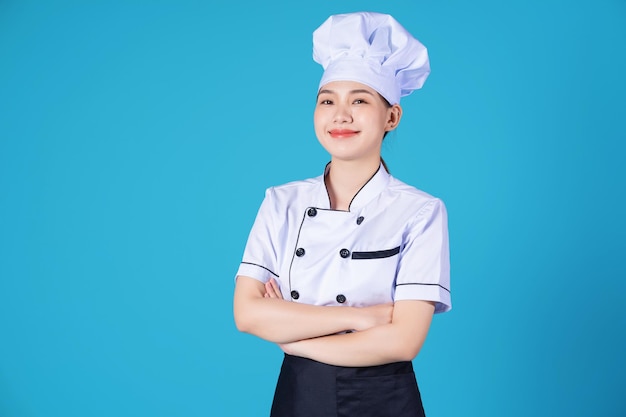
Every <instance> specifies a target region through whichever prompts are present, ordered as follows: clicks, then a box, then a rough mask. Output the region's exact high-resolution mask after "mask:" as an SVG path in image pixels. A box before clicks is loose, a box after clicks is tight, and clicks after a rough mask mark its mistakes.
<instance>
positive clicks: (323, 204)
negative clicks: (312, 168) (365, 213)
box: [317, 162, 391, 212]
mask: <svg viewBox="0 0 626 417" xmlns="http://www.w3.org/2000/svg"><path fill="white" fill-rule="evenodd" d="M329 170H330V162H329V163H327V164H326V167H325V168H324V175H322V176H320V177H318V180H319V191H318V197H317V207H319V208H322V209H327V210H330V196H329V194H328V190H327V189H326V183H325V182H324V178H325V177H326V175H327V174H328V171H329ZM390 178H391V175H389V173H388V172H387V170H386V169H385V167H384V166H383V164H382V163H381V164H380V165H379V166H378V170H377V171H376V172H375V173H374V175H372V177H371V178H370V179H369V180H368V181H367V182H366V183H365V185H363V187H361V189H360V190H359V191H357V193H356V195H355V196H354V197H353V198H352V201H351V202H350V206H349V211H351V212H353V211H359V210H360V209H361V208H363V207H364V206H365V205H366V204H367V203H369V202H370V201H372V200H373V199H374V198H375V197H376V196H378V195H379V194H380V193H381V192H383V190H384V189H385V188H387V184H389V179H390Z"/></svg>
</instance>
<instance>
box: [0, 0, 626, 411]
mask: <svg viewBox="0 0 626 417" xmlns="http://www.w3.org/2000/svg"><path fill="white" fill-rule="evenodd" d="M357 10H372V11H379V12H386V13H391V14H393V15H394V16H395V17H396V18H397V19H398V20H399V21H400V22H401V23H402V24H403V25H404V26H405V27H406V28H407V29H408V30H409V31H411V32H412V33H413V34H414V35H415V36H416V37H418V38H419V39H420V40H421V41H422V42H423V43H425V44H426V45H427V47H428V48H429V51H430V56H431V64H432V75H431V77H430V78H429V80H428V81H427V83H426V85H425V87H424V89H423V90H422V91H419V92H418V93H416V94H413V95H412V96H410V97H408V98H406V99H404V100H403V106H404V110H405V117H404V119H403V121H402V124H401V126H400V128H399V130H398V131H397V132H396V133H394V134H392V135H390V136H389V137H388V138H387V140H386V144H385V147H384V156H385V159H386V160H387V162H388V164H389V166H390V169H391V172H392V174H394V176H396V177H398V178H400V179H402V180H404V181H405V182H408V183H410V184H413V185H415V186H417V187H418V188H421V189H423V190H425V191H427V192H429V193H431V194H434V195H436V196H438V197H441V198H442V199H444V201H445V202H446V204H447V207H448V210H449V215H450V237H451V250H452V273H453V275H452V289H453V302H454V308H453V310H452V312H450V313H446V314H444V315H440V316H437V317H436V319H435V320H434V323H433V327H432V330H431V333H430V335H429V338H428V340H427V342H426V345H425V347H424V348H423V350H422V352H421V353H420V355H419V357H418V358H417V359H416V360H415V361H414V362H415V366H416V370H417V375H418V380H419V383H420V386H421V389H422V394H423V397H424V404H425V407H426V410H427V413H428V415H429V417H437V416H441V417H449V416H509V417H516V416H526V415H535V416H591V415H595V416H603V417H622V416H624V415H626V400H624V386H626V359H625V355H624V353H625V352H626V314H625V313H624V310H623V305H624V303H625V302H626V297H625V294H626V284H625V282H626V279H625V278H626V268H625V266H624V265H625V263H624V252H625V249H626V246H625V244H624V241H625V237H626V227H625V220H624V217H625V216H624V215H625V213H626V207H625V203H624V192H625V189H626V187H625V183H626V171H625V168H624V154H625V153H624V142H625V140H626V117H625V115H626V99H625V97H626V82H625V81H624V74H626V59H625V56H626V54H625V53H624V51H625V45H626V3H625V2H624V1H623V0H612V1H609V0H597V1H576V0H574V1H571V0H569V1H566V0H543V1H540V0H527V1H512V2H502V1H495V0H494V1H489V0H477V1H473V2H464V1H450V0H448V1H436V2H435V1H410V2H409V1H406V2H401V1H397V2H388V1H384V2H383V1H363V0H360V1H356V0H354V1H352V0H350V1H341V2H337V1H324V0H320V1H316V2H306V3H302V2H294V1H290V2H287V1H274V2H257V1H240V2H236V1H226V0H221V1H212V2H202V1H166V0H162V1H152V2H149V1H124V2H120V1H91V2H81V1H60V0H59V1H45V2H44V1H41V2H36V1H17V0H15V1H11V0H4V1H0V416H2V417H30V416H33V417H34V416H37V417H39V416H42V417H43V416H45V417H47V416H55V417H56V416H63V417H73V416H77V417H78V416H81V417H82V416H93V417H98V416H120V417H122V416H154V417H158V416H185V417H187V416H189V417H192V416H253V417H254V416H263V415H266V414H267V411H268V409H269V404H270V402H271V396H272V393H273V389H274V383H275V380H276V376H277V374H278V367H279V363H280V358H281V352H280V350H279V349H278V348H277V347H275V346H273V345H271V344H269V343H267V342H264V341H262V340H259V339H256V338H254V337H252V336H249V335H245V334H240V333H238V332H237V331H236V329H235V326H234V324H233V319H232V311H231V310H232V291H233V287H234V285H233V275H234V273H235V271H236V269H237V266H238V263H239V261H240V257H241V254H242V251H243V247H244V244H245V240H246V237H247V234H248V231H249V228H250V226H251V225H252V222H253V220H254V216H255V214H256V210H257V208H258V205H259V204H260V202H261V200H262V198H263V193H264V190H265V188H266V187H269V186H271V185H275V184H280V183H283V182H286V181H291V180H295V179H302V178H307V177H312V176H316V175H319V174H320V173H321V171H322V169H323V166H324V164H325V163H326V161H327V159H328V157H327V155H326V154H325V152H324V151H323V149H322V148H321V147H320V146H319V144H318V143H317V141H316V139H315V136H314V132H313V128H312V111H313V106H314V101H315V93H316V88H317V82H318V80H319V77H320V75H321V68H320V67H319V66H318V65H317V64H315V63H314V62H313V61H312V59H311V33H312V31H313V30H314V29H315V28H316V27H317V26H318V25H319V24H321V23H322V21H323V20H324V19H326V17H327V16H328V15H330V14H334V13H341V12H349V11H357Z"/></svg>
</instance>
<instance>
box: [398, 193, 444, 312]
mask: <svg viewBox="0 0 626 417" xmlns="http://www.w3.org/2000/svg"><path fill="white" fill-rule="evenodd" d="M394 300H395V301H399V300H427V301H434V302H435V303H436V304H435V313H443V312H445V311H448V310H450V309H451V308H452V303H451V297H450V249H449V242H448V216H447V212H446V208H445V206H444V204H443V202H442V201H441V200H439V199H432V200H429V201H428V202H427V203H426V204H425V205H424V207H423V208H422V209H421V210H420V212H419V213H418V215H417V216H416V217H415V220H414V222H413V224H411V225H410V227H409V228H408V231H407V235H406V237H405V241H404V244H403V247H402V248H401V250H400V260H399V265H398V273H397V276H396V289H395V296H394Z"/></svg>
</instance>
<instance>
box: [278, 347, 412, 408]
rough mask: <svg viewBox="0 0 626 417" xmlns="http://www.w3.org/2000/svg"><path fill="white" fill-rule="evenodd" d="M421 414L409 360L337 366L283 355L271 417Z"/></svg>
mask: <svg viewBox="0 0 626 417" xmlns="http://www.w3.org/2000/svg"><path fill="white" fill-rule="evenodd" d="M387 416H389V417H424V408H423V407H422V399H421V397H420V393H419V389H418V388H417V382H416V381H415V374H414V372H413V364H412V363H411V362H396V363H390V364H386V365H379V366H367V367H342V366H333V365H326V364H323V363H320V362H316V361H314V360H311V359H305V358H300V357H298V356H291V355H285V359H284V360H283V366H282V368H281V370H280V375H279V377H278V383H277V385H276V392H275V394H274V402H273V403H272V413H271V417H387Z"/></svg>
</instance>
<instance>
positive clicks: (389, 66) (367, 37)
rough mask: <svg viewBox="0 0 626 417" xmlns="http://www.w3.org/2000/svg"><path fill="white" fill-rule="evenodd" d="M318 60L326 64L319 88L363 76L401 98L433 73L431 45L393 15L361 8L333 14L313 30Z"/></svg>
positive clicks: (390, 96) (392, 98) (391, 99)
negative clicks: (409, 30)
mask: <svg viewBox="0 0 626 417" xmlns="http://www.w3.org/2000/svg"><path fill="white" fill-rule="evenodd" d="M313 59H314V60H315V61H316V62H317V63H319V64H321V65H322V67H323V68H324V75H322V79H321V81H320V85H319V87H320V88H321V87H322V86H324V85H326V84H328V83H330V82H332V81H357V82H360V83H362V84H365V85H367V86H369V87H371V88H373V89H374V90H376V91H378V92H379V93H380V95H382V96H383V97H385V99H387V101H388V102H389V103H390V104H396V103H399V102H400V97H404V96H407V95H409V94H411V93H412V92H413V90H417V89H418V88H421V87H422V85H423V84H424V81H426V77H428V74H429V73H430V65H429V62H428V53H427V52H426V47H424V45H422V44H421V43H420V42H419V41H418V40H417V39H415V38H414V37H413V36H411V34H410V33H409V32H407V31H406V29H404V28H403V27H402V26H401V25H400V24H399V23H398V22H397V21H396V20H395V19H394V18H393V17H392V16H389V15H386V14H380V13H371V12H359V13H349V14H338V15H334V16H330V17H329V18H328V19H327V20H326V21H325V22H324V23H323V24H322V25H321V26H320V27H319V28H317V29H316V30H315V32H313Z"/></svg>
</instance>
